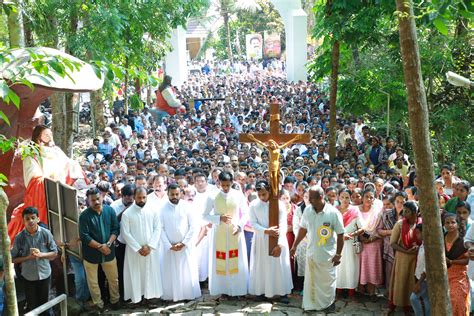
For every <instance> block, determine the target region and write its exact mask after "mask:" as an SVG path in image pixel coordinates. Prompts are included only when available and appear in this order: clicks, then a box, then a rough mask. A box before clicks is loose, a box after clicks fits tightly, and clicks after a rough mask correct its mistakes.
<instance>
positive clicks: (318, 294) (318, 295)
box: [303, 257, 336, 311]
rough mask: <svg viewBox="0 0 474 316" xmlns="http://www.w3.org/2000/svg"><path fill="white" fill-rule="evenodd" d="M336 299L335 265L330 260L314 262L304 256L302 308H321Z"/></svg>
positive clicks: (326, 306) (324, 307)
mask: <svg viewBox="0 0 474 316" xmlns="http://www.w3.org/2000/svg"><path fill="white" fill-rule="evenodd" d="M335 299H336V267H334V266H333V263H332V262H331V261H328V262H316V261H314V259H313V258H311V257H307V258H306V268H305V279H304V295H303V309H304V310H305V311H307V310H323V309H326V308H328V307H329V306H330V305H331V304H332V303H333V302H334V301H335Z"/></svg>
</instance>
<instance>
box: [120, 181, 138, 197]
mask: <svg viewBox="0 0 474 316" xmlns="http://www.w3.org/2000/svg"><path fill="white" fill-rule="evenodd" d="M120 192H121V193H122V196H130V195H134V193H135V185H134V184H126V185H124V186H123V188H122V189H121V190H120Z"/></svg>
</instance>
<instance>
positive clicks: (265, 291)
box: [249, 180, 293, 304]
mask: <svg viewBox="0 0 474 316" xmlns="http://www.w3.org/2000/svg"><path fill="white" fill-rule="evenodd" d="M255 188H256V190H257V194H258V199H257V200H255V201H253V202H252V203H251V204H250V224H251V225H252V228H253V229H254V230H255V233H254V237H253V241H252V252H251V256H250V279H249V293H250V294H252V295H259V296H265V297H267V298H272V297H273V296H275V295H279V296H280V302H282V303H285V304H288V303H289V300H288V296H287V295H288V294H290V293H291V289H292V288H293V282H292V279H291V267H290V256H289V249H288V240H287V239H286V231H287V220H286V210H285V208H284V207H283V205H279V212H278V213H279V216H278V219H279V222H278V227H277V226H273V227H270V224H269V212H270V207H269V200H270V185H269V184H268V182H267V181H263V180H262V181H259V182H257V184H256V185H255ZM269 236H273V237H277V238H278V244H277V245H276V246H275V247H274V248H273V249H272V250H271V252H269V248H268V245H269V243H268V238H269ZM269 253H271V256H269V255H268V254H269Z"/></svg>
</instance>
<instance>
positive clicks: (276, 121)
mask: <svg viewBox="0 0 474 316" xmlns="http://www.w3.org/2000/svg"><path fill="white" fill-rule="evenodd" d="M239 141H240V142H241V143H257V144H258V145H260V146H261V147H264V148H266V149H267V150H268V151H269V160H270V161H269V164H268V167H269V168H268V169H269V171H270V179H269V180H270V181H269V182H270V188H271V190H270V201H269V202H270V205H269V208H270V211H269V227H273V226H278V212H279V207H278V193H279V186H280V151H281V149H282V148H284V147H287V146H289V145H291V144H294V143H303V144H307V143H309V142H310V141H311V134H280V109H279V106H278V103H272V104H270V133H269V134H262V133H260V134H240V135H239ZM280 234H286V232H280ZM277 244H278V238H277V237H272V236H270V238H269V248H268V249H269V251H270V255H271V253H272V250H273V248H275V246H276V245H277Z"/></svg>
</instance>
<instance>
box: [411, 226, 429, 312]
mask: <svg viewBox="0 0 474 316" xmlns="http://www.w3.org/2000/svg"><path fill="white" fill-rule="evenodd" d="M422 225H423V224H418V225H416V229H415V234H416V237H417V239H418V240H420V241H423V234H422V229H423V226H422ZM415 277H416V283H415V288H414V289H413V293H411V296H410V302H411V307H412V308H413V311H414V312H415V316H423V315H431V314H430V299H429V297H428V285H427V283H426V271H425V248H424V246H423V243H422V244H421V245H420V247H419V248H418V256H417V258H416V269H415ZM422 303H423V306H422ZM423 311H424V313H423Z"/></svg>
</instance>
